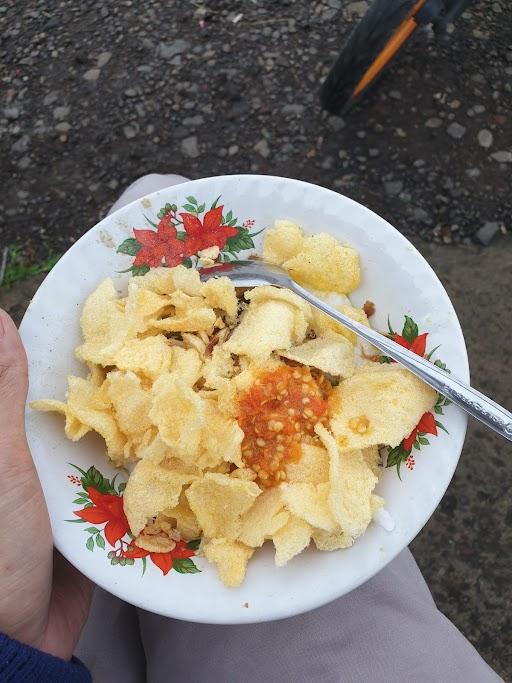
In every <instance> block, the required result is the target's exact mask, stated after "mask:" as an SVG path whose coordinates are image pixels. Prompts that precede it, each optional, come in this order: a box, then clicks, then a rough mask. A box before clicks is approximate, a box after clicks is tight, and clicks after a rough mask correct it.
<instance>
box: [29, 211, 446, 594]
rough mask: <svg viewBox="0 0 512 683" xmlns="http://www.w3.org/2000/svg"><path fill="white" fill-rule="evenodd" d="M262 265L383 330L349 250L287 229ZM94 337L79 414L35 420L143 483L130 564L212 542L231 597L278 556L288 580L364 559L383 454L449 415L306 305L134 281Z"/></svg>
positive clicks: (71, 404)
mask: <svg viewBox="0 0 512 683" xmlns="http://www.w3.org/2000/svg"><path fill="white" fill-rule="evenodd" d="M263 256H264V258H265V259H267V260H268V261H269V262H272V263H276V264H279V265H282V266H283V267H284V268H285V269H287V270H288V272H289V273H290V274H291V275H292V277H294V279H296V280H297V281H298V282H300V283H301V284H303V285H305V286H307V287H310V288H313V289H314V290H315V291H316V293H317V294H319V295H320V296H323V297H326V298H328V299H329V300H330V301H331V302H333V303H335V304H336V305H338V306H339V308H340V310H342V311H343V312H344V313H346V314H347V315H349V316H350V317H352V318H354V319H355V320H358V321H360V322H362V323H365V324H368V319H367V316H366V313H365V311H364V310H363V309H359V308H356V307H354V306H352V304H351V303H350V300H349V299H348V298H347V297H348V295H349V294H350V293H351V292H352V291H354V290H355V289H356V288H357V287H358V285H359V282H360V265H359V255H358V254H357V252H356V251H355V250H354V249H352V248H351V247H350V246H348V245H343V244H341V243H340V242H338V241H337V240H336V239H335V238H333V237H332V236H330V235H327V234H322V233H321V234H317V235H312V236H304V235H303V233H302V231H301V230H300V228H299V227H298V226H296V225H295V224H293V223H290V222H289V221H276V224H275V227H274V228H272V229H270V230H268V231H267V235H266V239H265V243H264V249H263ZM81 329H82V336H83V343H82V344H81V345H80V346H78V347H77V349H76V354H77V357H78V358H79V359H80V360H81V361H83V362H84V363H85V364H86V365H87V366H88V368H89V374H88V376H87V378H82V377H69V378H68V392H67V400H66V402H62V401H57V400H39V401H35V402H33V404H32V406H33V407H34V408H36V409H38V410H45V411H56V412H59V413H62V414H63V415H64V416H65V419H66V423H65V433H66V435H67V436H68V438H70V439H72V440H73V441H76V440H78V439H80V438H82V437H83V436H84V435H85V434H87V433H88V432H90V431H95V432H97V433H98V434H100V435H101V436H102V437H103V438H104V440H105V445H106V454H107V456H108V458H109V459H110V460H111V462H112V463H113V464H114V465H115V466H116V467H128V468H129V469H131V472H130V475H129V478H128V482H127V486H126V489H125V491H124V496H123V501H124V513H125V515H126V518H127V521H128V524H129V527H130V531H131V534H132V536H133V538H132V541H131V544H130V546H129V549H128V553H130V552H131V553H132V554H133V553H136V552H137V551H138V550H140V551H143V552H150V553H166V552H169V551H171V550H172V549H173V548H175V547H176V544H179V543H182V542H183V541H187V542H188V541H191V540H193V539H197V538H201V544H200V548H199V551H200V553H201V554H202V555H204V557H206V559H207V560H209V561H210V562H212V563H214V564H215V565H216V567H217V569H218V572H219V576H220V578H221V579H222V581H223V582H224V583H225V584H226V585H228V586H238V585H240V584H241V583H242V581H243V579H244V576H245V573H246V569H247V563H248V561H249V559H250V558H251V556H252V555H253V553H254V552H255V551H256V549H257V548H259V547H261V546H262V545H263V544H264V543H265V542H266V541H270V542H272V543H273V545H274V547H275V561H276V564H277V565H278V566H282V565H284V564H286V563H287V562H288V561H289V560H291V559H292V558H293V557H294V556H295V555H297V554H298V553H300V552H301V551H303V550H304V549H305V548H306V547H307V546H308V545H309V544H310V542H311V540H313V542H314V544H315V545H316V547H317V548H318V549H319V550H322V551H332V550H336V549H340V548H347V547H349V546H351V545H352V544H353V542H354V540H355V539H357V538H358V537H359V536H361V535H362V534H364V533H365V531H366V529H367V527H368V525H369V524H370V522H371V520H372V515H373V513H374V512H375V511H376V510H377V509H378V508H379V507H380V506H382V504H383V500H382V498H380V497H379V496H377V495H376V494H375V493H374V489H375V486H376V484H377V482H378V479H379V473H380V471H381V468H380V456H379V447H380V446H381V445H387V446H391V447H395V446H397V445H398V444H399V443H400V442H401V441H402V440H403V439H404V437H407V435H409V434H410V433H411V431H412V430H413V429H414V427H415V426H416V425H417V423H418V421H419V420H420V418H421V417H422V415H424V414H425V413H426V412H427V411H429V410H430V409H431V408H432V407H433V406H434V404H435V403H436V398H437V395H436V393H435V392H434V391H433V390H432V389H430V388H429V387H428V386H427V385H425V384H424V383H423V382H421V381H420V380H419V379H417V378H416V377H415V376H413V375H412V374H411V373H409V372H408V371H407V370H405V369H404V368H402V367H400V366H398V365H396V364H381V363H378V362H375V360H376V357H375V356H373V355H372V354H371V353H370V354H369V353H368V349H366V348H365V347H364V346H362V345H361V344H360V343H359V342H358V340H357V339H356V338H355V336H354V335H353V334H352V333H351V332H349V331H348V330H346V329H345V328H343V327H342V326H341V325H339V324H337V323H335V322H334V321H333V320H332V319H330V318H328V317H327V316H325V315H324V314H322V313H320V312H319V311H317V310H316V309H313V308H312V307H310V306H309V304H307V303H306V302H304V301H303V300H302V299H300V298H299V297H298V296H296V295H295V294H293V293H292V292H290V291H288V290H282V289H279V288H275V287H272V286H260V287H256V288H248V289H245V290H240V289H239V290H237V289H236V288H235V286H234V285H233V283H232V282H231V281H230V280H229V279H228V278H227V277H219V278H215V279H211V280H209V281H208V282H206V283H201V281H200V279H199V274H198V272H197V271H196V270H194V269H188V268H185V267H184V266H177V267H175V268H162V267H160V268H155V269H153V270H150V271H149V272H148V273H147V274H145V275H143V276H136V277H133V278H132V279H131V280H130V282H129V285H128V292H127V295H126V296H120V295H119V294H118V292H117V291H116V290H115V288H114V285H113V283H112V281H111V280H110V279H107V280H105V281H104V282H102V283H101V284H100V285H99V286H98V288H97V289H96V290H95V291H94V292H93V293H92V294H91V295H90V296H89V297H88V299H87V300H86V302H85V304H84V307H83V311H82V316H81ZM127 556H128V557H130V555H129V554H128V555H127Z"/></svg>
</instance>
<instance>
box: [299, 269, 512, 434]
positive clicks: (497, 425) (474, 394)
mask: <svg viewBox="0 0 512 683" xmlns="http://www.w3.org/2000/svg"><path fill="white" fill-rule="evenodd" d="M288 286H289V287H290V288H291V289H292V290H293V291H294V292H295V293H296V294H298V295H299V296H301V297H302V298H303V299H305V300H306V301H308V302H309V303H310V304H311V305H312V306H315V308H318V309H319V310H320V311H322V313H325V314H326V315H328V316H330V317H331V318H333V319H334V320H336V321H337V322H339V323H341V324H342V325H344V326H345V327H348V329H349V330H351V331H352V332H355V333H356V334H357V335H358V336H360V337H362V338H363V339H365V340H366V341H367V342H369V343H370V344H373V346H375V347H377V348H378V349H379V351H382V352H383V353H384V354H385V355H386V356H389V357H390V358H392V359H393V360H395V361H397V363H400V364H401V365H403V366H405V367H406V368H407V369H408V370H410V371H411V372H412V373H414V374H415V375H417V376H418V377H419V378H420V379H422V380H423V381H424V382H426V383H427V384H430V386H431V387H433V388H434V389H435V390H436V391H438V392H439V393H440V394H442V395H443V396H445V397H446V398H448V399H450V401H452V402H453V403H455V404H456V405H458V406H459V407H460V408H462V410H465V411H466V413H469V414H470V415H472V416H473V417H474V418H476V419H477V420H480V422H482V423H483V424H485V425H487V427H490V428H491V429H493V430H494V431H495V432H497V433H498V434H500V435H501V436H504V437H505V438H506V439H509V441H512V413H509V411H508V410H505V408H503V407H502V406H500V405H498V404H497V403H495V402H494V401H492V400H491V399H490V398H487V396H484V394H482V393H480V392H479V391H476V389H473V388H472V387H470V386H469V385H467V384H465V383H464V382H461V381H460V380H459V379H457V378H456V377H452V375H450V374H449V373H448V372H446V370H442V369H441V368H439V367H437V365H434V364H433V363H430V362H429V361H427V360H425V359H424V358H421V357H420V356H418V355H417V354H415V353H412V352H411V351H409V350H408V349H406V348H404V347H403V346H400V345H399V344H397V343H396V342H394V341H393V340H392V339H389V337H385V336H384V335H382V334H380V333H379V332H375V330H372V329H371V328H370V327H366V326H365V325H361V324H360V323H358V322H356V321H355V320H352V319H351V318H349V317H347V316H346V315H343V313H340V312H339V311H338V310H336V309H335V308H334V307H333V306H330V305H329V304H327V303H325V301H322V300H321V299H318V298H317V297H316V296H314V295H313V294H311V292H308V291H307V290H306V289H304V288H303V287H301V286H300V285H298V284H297V283H296V282H293V281H290V284H289V285H288Z"/></svg>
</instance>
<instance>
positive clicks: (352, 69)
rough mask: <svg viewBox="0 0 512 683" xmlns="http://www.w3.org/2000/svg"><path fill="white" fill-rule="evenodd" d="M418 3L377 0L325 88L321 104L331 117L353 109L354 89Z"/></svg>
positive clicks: (339, 59) (342, 55)
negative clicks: (351, 107)
mask: <svg viewBox="0 0 512 683" xmlns="http://www.w3.org/2000/svg"><path fill="white" fill-rule="evenodd" d="M416 2H417V0H374V2H373V4H372V5H371V7H370V8H369V9H368V11H367V12H366V14H365V15H364V17H363V18H362V19H361V21H360V22H359V23H358V24H357V26H355V27H354V29H353V30H352V32H351V33H350V35H349V37H348V39H347V41H346V43H345V44H344V46H343V49H342V51H341V54H340V56H339V57H338V59H337V60H336V63H335V64H334V66H333V67H332V69H331V71H330V72H329V74H328V75H327V78H326V79H325V81H324V83H323V85H322V88H321V90H320V101H321V103H322V107H323V108H324V109H326V110H327V111H328V112H330V113H331V114H340V113H342V112H343V111H346V110H347V109H348V108H350V106H351V105H352V104H353V103H354V100H353V98H352V93H353V92H354V88H355V87H356V85H357V84H358V83H359V81H360V80H361V78H362V77H363V76H364V74H365V73H366V71H367V70H368V69H369V67H370V66H371V65H372V64H373V62H374V61H375V59H376V57H377V56H378V54H379V53H380V52H381V50H382V49H383V48H384V47H385V45H386V43H387V42H388V40H389V39H390V38H391V36H392V35H393V33H394V32H395V31H396V29H397V28H398V27H399V26H400V24H401V23H402V22H403V21H404V20H405V18H406V17H407V15H408V14H409V12H410V11H411V10H412V8H413V7H414V5H415V4H416ZM375 80H377V79H375ZM374 82H375V81H374ZM372 85H373V84H372Z"/></svg>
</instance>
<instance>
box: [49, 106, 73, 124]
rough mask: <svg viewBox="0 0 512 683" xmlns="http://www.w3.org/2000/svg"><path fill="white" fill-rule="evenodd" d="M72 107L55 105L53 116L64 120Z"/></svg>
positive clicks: (58, 119)
mask: <svg viewBox="0 0 512 683" xmlns="http://www.w3.org/2000/svg"><path fill="white" fill-rule="evenodd" d="M70 111H71V109H70V108H69V107H55V109H54V110H53V118H54V119H56V120H57V121H63V120H64V119H66V118H67V117H68V115H69V112H70Z"/></svg>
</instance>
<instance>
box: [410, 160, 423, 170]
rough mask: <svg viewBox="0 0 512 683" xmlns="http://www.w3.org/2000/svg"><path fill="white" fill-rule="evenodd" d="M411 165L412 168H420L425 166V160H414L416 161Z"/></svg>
mask: <svg viewBox="0 0 512 683" xmlns="http://www.w3.org/2000/svg"><path fill="white" fill-rule="evenodd" d="M412 165H413V166H414V168H422V166H425V160H424V159H416V161H414V162H413V164H412Z"/></svg>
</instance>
